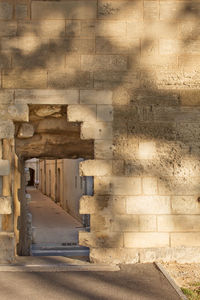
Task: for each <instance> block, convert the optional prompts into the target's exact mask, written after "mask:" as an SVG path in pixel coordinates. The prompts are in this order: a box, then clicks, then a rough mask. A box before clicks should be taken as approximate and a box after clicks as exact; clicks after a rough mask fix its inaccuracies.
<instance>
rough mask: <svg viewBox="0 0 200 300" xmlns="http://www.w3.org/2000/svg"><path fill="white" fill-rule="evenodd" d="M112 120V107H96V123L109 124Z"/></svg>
mask: <svg viewBox="0 0 200 300" xmlns="http://www.w3.org/2000/svg"><path fill="white" fill-rule="evenodd" d="M112 120H113V107H112V105H97V121H103V122H111V121H112Z"/></svg>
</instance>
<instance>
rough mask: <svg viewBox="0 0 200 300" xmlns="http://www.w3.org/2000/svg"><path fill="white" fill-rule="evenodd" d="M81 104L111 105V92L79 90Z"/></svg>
mask: <svg viewBox="0 0 200 300" xmlns="http://www.w3.org/2000/svg"><path fill="white" fill-rule="evenodd" d="M80 102H81V103H82V104H112V91H109V90H81V91H80Z"/></svg>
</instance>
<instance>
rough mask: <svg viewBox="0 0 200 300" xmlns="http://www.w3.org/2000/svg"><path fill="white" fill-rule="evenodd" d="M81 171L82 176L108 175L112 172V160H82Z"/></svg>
mask: <svg viewBox="0 0 200 300" xmlns="http://www.w3.org/2000/svg"><path fill="white" fill-rule="evenodd" d="M79 171H80V175H81V176H107V175H111V174H112V161H111V160H102V159H101V160H100V159H95V160H86V161H83V162H80V164H79Z"/></svg>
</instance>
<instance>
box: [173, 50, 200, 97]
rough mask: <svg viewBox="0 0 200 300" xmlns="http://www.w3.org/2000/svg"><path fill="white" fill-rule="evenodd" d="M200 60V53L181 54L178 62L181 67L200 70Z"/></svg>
mask: <svg viewBox="0 0 200 300" xmlns="http://www.w3.org/2000/svg"><path fill="white" fill-rule="evenodd" d="M199 61H200V57H199V55H191V56H188V55H184V54H183V55H180V56H179V58H178V63H179V66H180V68H181V69H183V70H187V71H194V70H199ZM197 90H198V89H197ZM188 92H192V91H188Z"/></svg>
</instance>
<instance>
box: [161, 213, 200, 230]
mask: <svg viewBox="0 0 200 300" xmlns="http://www.w3.org/2000/svg"><path fill="white" fill-rule="evenodd" d="M198 220H199V216H192V215H191V216H190V215H181V216H179V215H176V216H158V219H157V222H158V231H162V232H173V231H175V232H179V231H182V232H186V231H190V232H192V231H200V223H199V222H198Z"/></svg>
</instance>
